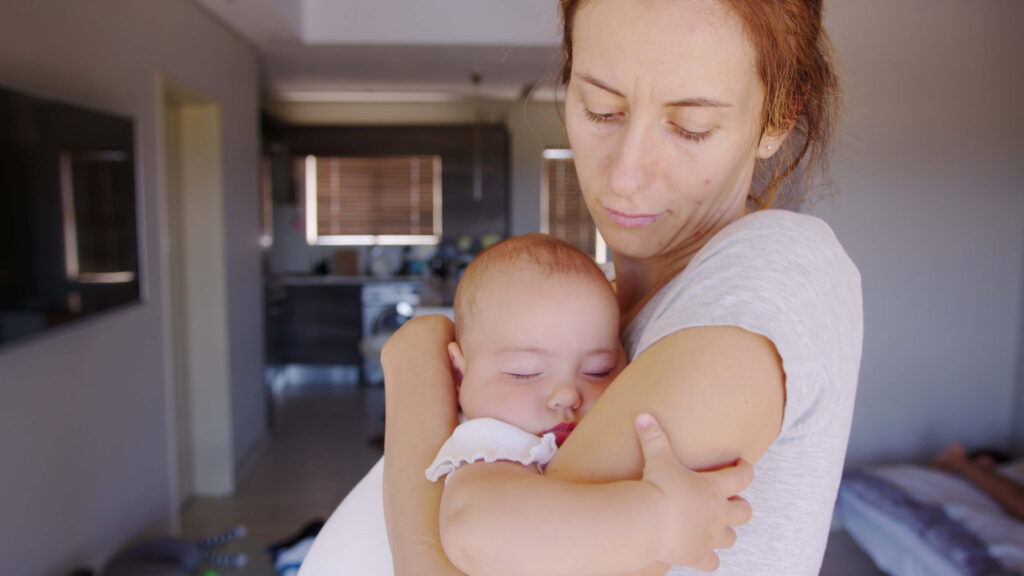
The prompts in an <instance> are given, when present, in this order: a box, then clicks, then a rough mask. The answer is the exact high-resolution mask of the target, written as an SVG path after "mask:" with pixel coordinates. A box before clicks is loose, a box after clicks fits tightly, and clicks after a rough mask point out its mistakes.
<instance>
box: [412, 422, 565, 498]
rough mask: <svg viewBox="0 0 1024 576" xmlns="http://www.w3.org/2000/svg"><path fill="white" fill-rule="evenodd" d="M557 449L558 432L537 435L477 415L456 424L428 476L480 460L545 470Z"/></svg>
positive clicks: (438, 476) (431, 477) (429, 478)
mask: <svg viewBox="0 0 1024 576" xmlns="http://www.w3.org/2000/svg"><path fill="white" fill-rule="evenodd" d="M556 450H558V446H557V445H556V444H555V435H554V434H552V433H551V432H548V433H547V434H545V435H544V436H537V435H535V434H530V433H529V432H527V431H525V430H523V429H521V428H518V427H516V426H513V425H512V424H508V423H506V422H502V421H501V420H496V419H494V418H474V419H472V420H466V421H465V422H463V423H461V424H459V425H458V426H456V428H455V431H454V432H452V435H451V436H449V437H448V440H446V441H445V443H444V445H442V446H441V449H440V450H439V451H438V453H437V457H436V458H434V463H433V464H431V465H430V467H429V468H427V473H426V474H427V480H430V481H431V482H437V481H438V480H439V479H440V478H441V477H442V476H445V475H447V474H451V473H452V472H454V471H455V470H456V469H457V468H458V467H459V466H461V465H462V464H472V463H473V462H478V461H481V460H482V461H484V462H497V461H498V460H507V461H510V462H518V463H520V464H522V465H523V466H531V465H535V466H537V470H538V471H540V472H543V471H544V466H545V465H546V464H547V463H548V462H550V461H551V459H552V458H553V457H554V456H555V451H556ZM445 482H446V483H447V479H446V480H445Z"/></svg>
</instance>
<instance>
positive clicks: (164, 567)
mask: <svg viewBox="0 0 1024 576" xmlns="http://www.w3.org/2000/svg"><path fill="white" fill-rule="evenodd" d="M245 534H246V529H245V526H236V527H234V528H232V529H230V530H225V531H224V532H221V533H219V534H215V535H213V536H210V537H208V538H201V539H199V540H186V539H184V538H159V539H153V540H146V541H143V542H140V543H138V544H135V545H133V546H129V547H128V548H126V549H125V550H123V551H121V552H120V553H119V554H117V556H114V558H113V559H112V560H111V561H110V562H109V563H108V564H107V567H106V568H105V569H104V570H103V572H102V575H103V576H179V575H180V576H189V575H191V574H195V573H196V571H197V569H198V568H199V565H200V563H203V562H205V563H207V564H211V565H214V566H225V567H230V568H242V567H244V566H245V565H246V564H247V563H248V561H249V558H248V556H246V555H245V554H240V553H237V554H223V553H217V552H215V550H216V549H217V548H220V547H221V546H223V545H224V544H227V543H228V542H231V541H232V540H237V539H239V538H244V537H245Z"/></svg>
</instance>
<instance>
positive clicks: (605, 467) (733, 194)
mask: <svg viewBox="0 0 1024 576" xmlns="http://www.w3.org/2000/svg"><path fill="white" fill-rule="evenodd" d="M561 8H562V13H563V17H564V47H565V55H566V67H565V71H564V75H563V80H564V82H565V84H566V94H565V115H566V126H567V130H568V133H569V137H570V140H571V143H572V148H573V151H574V154H575V159H576V167H577V171H578V174H579V178H580V184H581V187H582V189H583V193H584V196H585V198H586V201H587V205H588V208H589V210H590V212H591V215H592V216H593V218H594V221H595V222H596V224H597V226H598V228H599V229H600V231H601V234H602V236H603V237H604V239H605V241H606V242H607V244H608V246H609V247H610V249H611V251H612V255H613V259H614V263H615V270H616V275H617V297H618V301H619V308H620V312H621V315H622V319H623V326H625V327H626V328H625V329H624V334H623V336H624V342H625V345H626V350H627V353H628V354H629V355H630V359H631V363H630V365H629V366H628V367H627V368H626V369H625V370H624V371H623V372H622V373H621V374H620V375H619V376H618V377H617V378H616V379H615V381H614V382H613V383H612V384H611V385H610V387H609V388H608V390H607V392H606V393H605V394H604V396H602V397H601V399H600V400H599V401H598V402H597V403H596V404H595V406H594V408H593V409H592V411H591V412H590V413H589V414H588V415H587V417H586V418H585V419H584V420H583V421H582V422H581V423H580V425H579V427H578V428H577V429H576V431H575V432H574V433H573V435H572V436H571V437H570V439H569V440H568V441H567V442H566V443H565V444H564V446H563V447H562V449H561V450H560V451H559V453H558V454H557V456H556V457H555V459H554V460H553V461H552V462H551V464H550V465H549V467H548V468H547V471H546V473H545V478H549V479H552V480H550V481H559V480H560V481H568V482H574V483H603V482H609V481H614V480H619V479H627V478H639V477H640V476H641V473H642V468H643V460H642V456H641V452H640V447H639V445H638V443H637V439H636V433H635V431H634V429H633V419H634V417H635V416H636V415H637V414H639V413H644V412H649V413H651V414H653V415H654V416H655V417H656V418H657V420H658V421H659V422H660V423H661V424H662V426H663V428H664V431H665V434H666V435H667V436H668V439H669V440H670V443H671V446H672V449H673V451H674V454H675V456H676V457H677V459H678V461H679V462H680V463H682V464H683V465H685V466H687V467H690V468H694V469H706V468H713V467H718V466H722V465H724V464H727V463H729V462H732V461H735V460H736V459H738V458H742V459H744V460H747V461H750V462H753V463H756V465H755V469H756V473H755V480H754V482H753V483H752V484H751V486H750V488H749V489H748V490H747V491H746V492H745V493H744V497H745V498H747V499H748V500H749V501H750V503H751V505H752V506H753V510H754V517H753V520H752V521H751V522H750V524H748V525H746V526H743V527H740V528H739V529H737V533H738V536H739V540H738V542H737V543H736V546H735V547H734V548H732V549H730V550H727V551H723V552H721V553H720V559H721V567H720V569H719V572H718V573H720V574H759V575H766V574H767V575H771V574H786V575H800V574H806V575H811V574H817V573H818V569H819V566H820V562H821V557H822V554H823V551H824V547H825V542H826V539H827V533H828V528H829V523H830V519H831V512H832V505H833V502H834V499H835V494H836V489H837V487H838V482H839V477H840V472H841V469H842V463H843V458H844V454H845V450H846V443H847V439H848V435H849V428H850V422H851V418H852V410H853V401H854V395H855V389H856V379H857V372H858V369H859V363H860V351H861V340H862V312H861V293H860V277H859V274H858V272H857V270H856V268H855V267H854V266H853V264H852V263H851V262H850V261H849V259H848V258H847V257H846V255H845V253H844V252H843V250H842V248H841V247H840V246H839V244H838V242H837V241H836V239H835V237H834V235H833V234H832V233H831V231H830V230H829V229H828V227H827V226H826V225H825V224H824V223H822V222H821V221H819V220H817V219H815V218H812V217H809V216H803V215H799V214H793V213H788V212H782V211H776V210H756V211H753V212H751V211H750V207H757V208H760V207H764V206H767V205H770V204H771V201H772V199H773V197H774V195H775V193H776V190H778V189H779V187H780V186H782V185H785V184H786V183H787V182H788V178H789V177H790V174H791V173H792V172H793V169H794V168H795V167H796V165H797V164H798V163H800V162H801V161H802V160H804V159H805V158H809V160H811V161H814V160H817V161H821V160H823V159H824V158H825V151H826V150H827V146H828V138H829V135H830V133H831V128H832V124H831V122H832V120H833V117H834V116H833V113H834V107H835V103H836V98H837V86H836V79H835V74H834V72H833V70H832V68H831V64H830V62H829V58H828V54H829V52H828V50H829V43H828V39H827V36H826V35H825V32H824V31H823V29H822V23H821V2H820V1H817V0H771V1H769V0H756V1H755V0H562V2H561ZM452 336H453V334H452V327H451V324H450V323H448V322H447V321H444V320H440V319H436V318H434V319H424V320H421V321H416V322H412V323H410V324H407V326H406V327H404V328H403V329H402V330H400V331H399V332H398V333H397V334H396V335H395V336H394V337H393V338H392V340H391V342H389V344H388V346H387V348H386V349H385V353H384V357H385V373H386V381H387V383H388V384H387V392H386V394H387V409H388V420H387V441H386V446H385V451H386V454H387V460H386V463H385V472H384V474H385V485H384V489H385V512H386V514H387V516H388V534H389V539H390V543H391V547H392V552H393V555H394V561H395V569H396V574H399V575H405V574H457V573H458V572H457V571H456V570H455V569H454V568H453V567H452V566H451V565H450V564H448V561H447V558H446V557H445V555H444V553H443V551H441V550H440V549H439V546H438V543H437V542H438V540H437V522H438V515H437V510H438V502H439V498H440V493H441V489H440V487H439V486H432V485H429V484H428V483H427V482H425V481H424V480H423V479H422V470H423V469H424V468H425V467H426V466H427V465H428V464H429V463H430V461H431V459H432V458H433V456H434V453H435V451H436V449H437V447H438V446H440V444H441V443H442V442H443V441H444V439H445V438H446V437H447V436H448V435H449V434H450V432H451V430H452V429H453V428H454V426H455V423H456V422H455V420H456V405H455V395H454V394H455V392H454V391H455V387H454V386H453V381H452V375H451V369H450V365H449V362H448V357H447V354H446V350H445V346H446V344H447V343H448V342H449V341H451V340H452ZM521 504H522V503H521V502H517V501H516V500H515V498H514V497H513V496H510V495H495V496H492V497H490V498H489V499H488V496H487V495H486V494H480V495H479V499H478V501H476V502H475V504H474V505H476V506H481V507H486V508H488V509H490V510H498V511H500V510H501V509H502V508H501V507H502V506H508V507H514V506H518V505H521ZM489 528H490V527H488V526H486V525H480V526H477V527H475V528H474V530H462V531H461V533H462V534H464V535H466V541H465V542H460V543H459V546H460V547H463V546H464V547H465V549H466V550H468V555H469V557H471V558H475V561H476V562H477V563H476V564H474V563H473V561H469V562H468V563H467V564H464V566H469V567H470V568H471V569H470V570H469V571H470V572H471V573H472V572H474V571H476V570H475V569H473V568H475V567H479V568H480V570H481V571H486V569H487V568H488V566H487V565H486V563H487V559H488V558H490V557H492V555H493V554H495V553H497V552H499V550H497V549H494V548H491V549H489V548H488V546H494V545H498V546H500V543H501V538H500V534H499V535H497V536H498V537H497V538H496V537H495V536H496V535H495V534H493V533H488V530H489ZM495 543H497V544H495ZM447 545H448V542H446V546H447ZM513 561H514V560H513ZM699 567H701V568H705V569H711V568H714V565H702V566H699ZM503 568H504V569H506V570H507V571H508V572H512V573H515V572H516V569H515V566H503ZM688 570H689V569H683V568H674V569H673V571H672V572H671V573H672V574H686V573H689V571H688Z"/></svg>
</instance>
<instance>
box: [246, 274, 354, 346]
mask: <svg viewBox="0 0 1024 576" xmlns="http://www.w3.org/2000/svg"><path fill="white" fill-rule="evenodd" d="M361 298H362V284H361V283H358V282H343V283H332V282H324V281H319V280H312V281H309V282H293V281H289V282H275V283H272V284H268V287H267V297H266V303H267V304H266V308H267V312H266V314H267V318H266V326H267V363H268V364H278V365H283V364H337V365H353V366H356V365H360V364H361V363H362V356H361V355H360V353H359V341H360V340H361V339H362V330H363V328H362V326H363V317H362V300H361Z"/></svg>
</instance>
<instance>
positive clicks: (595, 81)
mask: <svg viewBox="0 0 1024 576" xmlns="http://www.w3.org/2000/svg"><path fill="white" fill-rule="evenodd" d="M576 77H577V78H579V79H580V80H582V81H584V82H586V83H587V84H590V85H591V86H595V87H597V88H600V89H601V90H604V91H605V92H609V93H611V94H614V95H616V96H618V97H619V98H622V99H625V98H626V95H625V94H623V93H622V92H619V91H618V90H616V89H615V88H612V87H611V86H609V85H607V84H605V83H604V82H602V81H600V80H598V79H597V78H594V77H593V76H591V75H590V74H577V75H576Z"/></svg>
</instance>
